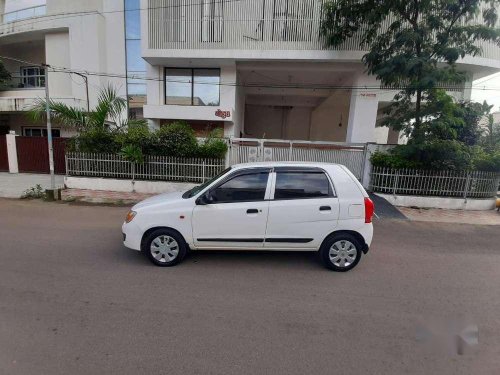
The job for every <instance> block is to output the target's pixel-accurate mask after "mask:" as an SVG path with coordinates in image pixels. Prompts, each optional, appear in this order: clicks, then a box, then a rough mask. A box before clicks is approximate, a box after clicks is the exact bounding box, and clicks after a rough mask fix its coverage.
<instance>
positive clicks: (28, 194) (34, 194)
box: [21, 184, 45, 199]
mask: <svg viewBox="0 0 500 375" xmlns="http://www.w3.org/2000/svg"><path fill="white" fill-rule="evenodd" d="M28 198H30V199H40V198H45V192H44V190H43V188H42V185H40V184H36V185H35V186H34V187H31V188H29V189H27V190H25V191H24V193H23V194H22V195H21V199H28Z"/></svg>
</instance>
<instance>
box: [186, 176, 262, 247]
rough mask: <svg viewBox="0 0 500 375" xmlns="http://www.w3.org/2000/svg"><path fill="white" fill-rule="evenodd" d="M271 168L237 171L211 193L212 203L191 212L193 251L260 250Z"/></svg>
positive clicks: (198, 206) (199, 206)
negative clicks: (205, 249) (211, 249)
mask: <svg viewBox="0 0 500 375" xmlns="http://www.w3.org/2000/svg"><path fill="white" fill-rule="evenodd" d="M269 172H270V168H249V169H244V170H239V171H236V172H235V173H232V174H231V175H230V176H228V177H227V178H226V179H224V180H223V181H222V182H220V183H219V184H218V185H217V186H215V187H214V188H212V189H211V190H210V193H209V194H210V197H211V198H212V199H213V202H212V203H210V204H206V205H196V207H195V208H194V210H193V218H192V225H193V237H194V243H195V246H196V248H200V249H203V248H207V249H209V248H216V249H224V248H229V249H231V248H249V249H252V248H262V247H263V246H264V236H265V232H266V221H267V215H268V212H269V199H268V198H269V195H270V181H269V176H270V173H269Z"/></svg>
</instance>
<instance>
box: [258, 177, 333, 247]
mask: <svg viewBox="0 0 500 375" xmlns="http://www.w3.org/2000/svg"><path fill="white" fill-rule="evenodd" d="M338 217H339V201H338V198H337V197H336V195H335V191H334V189H333V185H332V183H331V181H330V178H329V176H328V175H327V173H326V172H325V171H323V170H322V169H320V168H306V167H295V168H291V167H280V168H275V169H274V173H273V174H272V187H271V195H270V202H269V215H268V219H267V228H266V236H265V243H264V247H265V248H269V249H309V248H310V249H317V248H318V247H319V246H320V245H321V242H322V241H323V239H324V238H325V237H326V236H327V235H328V234H329V233H331V232H332V231H333V230H334V229H335V227H336V226H337V222H338Z"/></svg>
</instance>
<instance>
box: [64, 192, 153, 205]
mask: <svg viewBox="0 0 500 375" xmlns="http://www.w3.org/2000/svg"><path fill="white" fill-rule="evenodd" d="M153 195H155V194H141V193H125V192H118V191H104V190H85V189H66V190H63V191H62V200H63V201H69V202H74V201H76V202H85V203H105V204H114V205H125V206H128V205H133V204H135V203H137V202H140V201H142V200H144V199H146V198H149V197H151V196H153Z"/></svg>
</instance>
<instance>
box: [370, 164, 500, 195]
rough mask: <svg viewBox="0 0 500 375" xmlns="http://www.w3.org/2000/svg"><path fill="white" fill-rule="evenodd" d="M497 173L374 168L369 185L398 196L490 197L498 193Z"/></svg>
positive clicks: (498, 176) (374, 189)
mask: <svg viewBox="0 0 500 375" xmlns="http://www.w3.org/2000/svg"><path fill="white" fill-rule="evenodd" d="M499 181H500V173H495V172H482V171H431V170H418V169H392V168H384V167H373V169H372V172H371V178H370V188H371V190H372V191H374V192H379V193H386V194H394V195H396V194H398V195H423V196H439V197H461V198H464V199H467V198H492V197H495V196H496V194H497V189H498V184H499Z"/></svg>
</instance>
